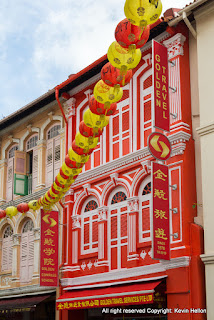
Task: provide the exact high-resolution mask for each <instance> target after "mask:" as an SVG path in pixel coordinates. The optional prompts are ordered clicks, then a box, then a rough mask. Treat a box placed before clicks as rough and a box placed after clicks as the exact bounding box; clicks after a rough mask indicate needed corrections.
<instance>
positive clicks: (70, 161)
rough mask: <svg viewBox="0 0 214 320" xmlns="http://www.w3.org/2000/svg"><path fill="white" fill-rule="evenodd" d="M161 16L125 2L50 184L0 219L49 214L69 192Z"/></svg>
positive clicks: (151, 6) (151, 4) (155, 4)
mask: <svg viewBox="0 0 214 320" xmlns="http://www.w3.org/2000/svg"><path fill="white" fill-rule="evenodd" d="M161 12H162V3H161V1H160V0H126V2H125V6H124V13H125V16H126V19H124V20H122V21H121V22H119V23H118V25H117V27H116V29H115V39H116V41H114V42H113V43H112V44H111V45H110V46H109V49H108V52H107V57H108V60H109V62H108V63H106V64H105V65H104V66H103V68H102V70H101V80H99V81H98V82H97V83H96V85H95V87H94V91H93V96H92V97H91V98H90V100H89V109H87V110H86V111H85V112H84V114H83V121H81V122H80V125H79V131H78V132H77V134H76V136H75V139H74V141H73V142H72V146H71V148H69V150H68V154H67V155H66V157H65V160H64V162H63V164H62V166H61V168H60V170H59V173H58V174H57V176H56V178H55V180H54V182H53V184H52V185H51V187H50V189H49V190H48V191H47V192H46V193H45V195H44V196H42V197H41V198H39V199H38V200H32V201H30V202H28V203H20V204H19V205H17V207H15V206H10V207H7V208H6V209H5V210H1V209H0V219H2V218H5V217H6V216H9V217H10V218H12V217H13V216H15V215H16V214H17V213H18V212H21V213H23V214H25V213H27V212H28V210H29V209H32V210H33V211H35V210H38V209H39V208H40V207H43V209H44V210H45V211H46V212H48V211H51V208H52V206H53V205H54V204H55V203H57V202H58V201H59V200H60V199H61V198H62V197H63V196H64V195H65V194H66V192H67V191H68V190H69V189H70V187H71V185H72V183H74V181H75V180H76V178H77V177H78V175H79V174H80V173H81V172H82V167H83V166H84V164H85V163H86V162H87V161H88V160H89V158H90V154H91V153H92V152H93V150H94V149H95V147H96V146H97V144H98V142H99V137H100V136H101V135H102V133H103V129H104V127H106V126H107V125H108V123H109V117H110V116H112V115H113V114H114V113H115V112H116V109H117V102H118V101H120V100H121V98H122V96H123V89H122V87H123V86H125V85H126V84H128V83H129V82H130V80H131V78H132V69H134V68H136V66H137V65H138V64H139V62H140V60H141V50H140V48H142V47H143V46H144V45H145V44H146V42H147V40H148V39H149V35H150V25H151V24H153V23H154V22H156V21H157V20H158V19H159V17H160V15H161Z"/></svg>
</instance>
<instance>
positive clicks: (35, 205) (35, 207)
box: [28, 200, 40, 211]
mask: <svg viewBox="0 0 214 320" xmlns="http://www.w3.org/2000/svg"><path fill="white" fill-rule="evenodd" d="M28 206H29V208H30V209H32V210H34V211H35V210H38V209H39V208H40V204H39V203H38V201H37V200H31V201H30V202H28Z"/></svg>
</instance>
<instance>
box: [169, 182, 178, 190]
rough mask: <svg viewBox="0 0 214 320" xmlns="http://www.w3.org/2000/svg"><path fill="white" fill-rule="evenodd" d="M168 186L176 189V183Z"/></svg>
mask: <svg viewBox="0 0 214 320" xmlns="http://www.w3.org/2000/svg"><path fill="white" fill-rule="evenodd" d="M169 187H170V188H172V190H173V191H175V190H177V184H170V185H169Z"/></svg>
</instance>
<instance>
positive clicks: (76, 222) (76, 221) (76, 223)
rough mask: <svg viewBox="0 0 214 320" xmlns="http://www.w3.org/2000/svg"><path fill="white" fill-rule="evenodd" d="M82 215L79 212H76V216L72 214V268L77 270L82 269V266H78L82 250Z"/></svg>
mask: <svg viewBox="0 0 214 320" xmlns="http://www.w3.org/2000/svg"><path fill="white" fill-rule="evenodd" d="M80 219H81V217H80V215H79V214H75V215H74V216H72V221H73V225H72V265H73V267H72V270H73V271H76V270H80V266H78V265H77V264H78V257H79V251H80V241H79V239H80V229H81V225H80Z"/></svg>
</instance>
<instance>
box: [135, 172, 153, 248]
mask: <svg viewBox="0 0 214 320" xmlns="http://www.w3.org/2000/svg"><path fill="white" fill-rule="evenodd" d="M149 182H151V176H148V177H146V178H145V179H144V180H143V182H142V183H141V186H140V188H139V193H138V196H139V241H140V242H147V241H151V230H152V229H151V221H152V220H151V214H152V212H151V201H152V197H151V193H150V194H146V195H142V193H143V189H144V188H145V186H146V185H147V184H148V183H149ZM144 201H149V205H146V206H142V202H144ZM144 208H149V218H150V230H146V231H142V227H143V221H142V220H143V219H142V209H144ZM148 232H150V236H149V237H146V238H143V234H144V233H148Z"/></svg>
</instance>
